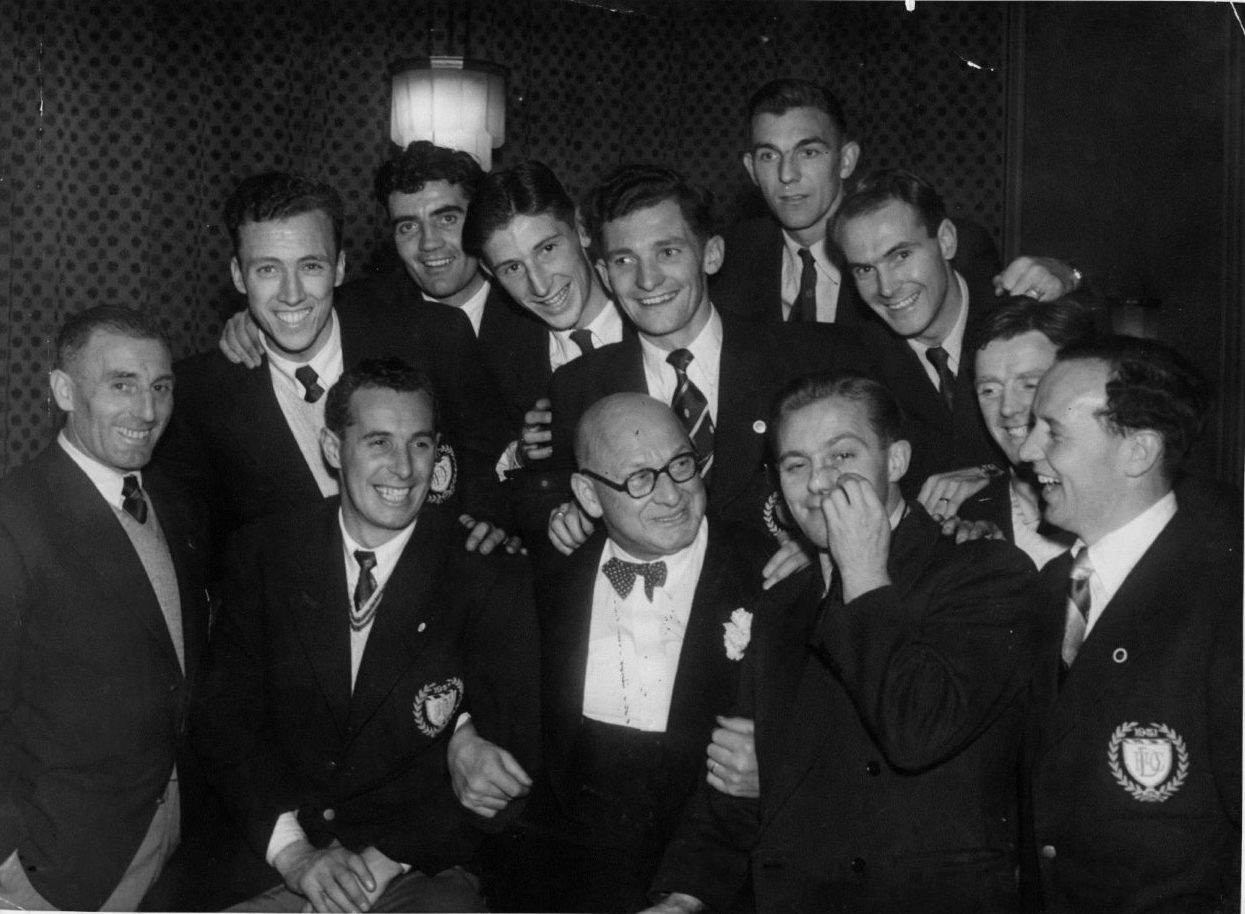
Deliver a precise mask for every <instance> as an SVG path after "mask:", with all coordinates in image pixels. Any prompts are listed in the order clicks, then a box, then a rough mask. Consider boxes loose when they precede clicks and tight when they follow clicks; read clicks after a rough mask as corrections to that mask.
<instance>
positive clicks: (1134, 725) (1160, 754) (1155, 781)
mask: <svg viewBox="0 0 1245 914" xmlns="http://www.w3.org/2000/svg"><path fill="white" fill-rule="evenodd" d="M1173 762H1174V763H1175V764H1174V765H1173ZM1121 763H1122V764H1121ZM1107 767H1109V768H1110V769H1111V774H1112V776H1113V777H1114V778H1115V780H1116V783H1118V784H1119V785H1120V786H1121V787H1123V788H1124V789H1125V790H1127V791H1128V793H1129V794H1130V795H1131V796H1132V798H1133V799H1135V800H1138V801H1140V802H1142V803H1164V802H1166V801H1167V800H1168V799H1170V798H1171V796H1172V794H1174V793H1175V792H1176V791H1177V790H1179V789H1180V787H1181V785H1182V784H1184V782H1185V778H1186V777H1188V774H1189V750H1188V748H1187V747H1186V746H1185V742H1184V739H1182V738H1181V736H1180V734H1179V733H1177V732H1176V731H1175V730H1173V729H1172V728H1171V727H1169V726H1167V724H1159V723H1151V724H1150V725H1149V726H1148V727H1142V726H1141V725H1140V724H1139V723H1138V722H1137V721H1127V722H1125V723H1122V724H1120V725H1119V726H1118V727H1116V728H1115V731H1114V732H1113V733H1112V734H1111V740H1110V742H1109V743H1108V744H1107Z"/></svg>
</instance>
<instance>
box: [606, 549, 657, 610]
mask: <svg viewBox="0 0 1245 914" xmlns="http://www.w3.org/2000/svg"><path fill="white" fill-rule="evenodd" d="M601 570H602V571H603V572H605V576H606V577H607V578H608V579H609V582H610V583H611V584H613V585H614V590H615V591H617V593H618V595H619V596H620V597H622V598H623V599H624V600H625V599H627V594H629V593H631V588H633V587H635V579H636V576H637V575H638V576H639V577H642V578H644V596H646V597H648V598H649V600H652V599H653V588H655V587H661V586H662V585H663V584H665V583H666V563H665V562H648V563H641V562H624V561H623V560H622V559H618V558H614V559H610V560H609V561H608V562H606V563H605V564H604V565H602V566H601Z"/></svg>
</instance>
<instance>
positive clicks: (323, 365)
mask: <svg viewBox="0 0 1245 914" xmlns="http://www.w3.org/2000/svg"><path fill="white" fill-rule="evenodd" d="M263 341H264V351H265V352H266V353H267V354H268V364H269V365H271V366H272V368H273V370H274V371H276V372H277V373H279V374H280V375H282V376H283V377H284V378H286V379H287V380H288V381H289V382H290V383H291V384H293V385H294V386H295V387H296V388H297V390H298V391H299V393H300V394H301V393H302V390H303V386H302V384H301V383H300V382H299V381H298V379H297V378H295V377H294V372H296V371H297V370H298V369H300V368H302V367H303V365H310V366H311V368H312V370H313V371H315V373H316V374H317V375H318V376H319V378H320V382H319V383H320V386H321V387H323V388H324V389H325V390H326V391H327V390H328V389H329V388H330V387H332V386H333V385H334V384H336V383H337V379H338V378H340V377H341V374H342V332H341V325H340V324H339V323H338V322H337V312H336V311H331V312H330V313H329V338H328V340H327V341H326V342H325V344H324V345H323V346H322V347H321V348H320V351H319V352H317V353H316V354H315V355H314V356H312V357H311V359H310V360H309V361H307V362H295V361H293V360H291V359H290V358H289V357H288V356H285V355H282V354H281V353H280V352H279V351H277V349H276V347H274V346H273V344H272V342H271V341H270V340H269V339H268V337H267V336H264V337H263Z"/></svg>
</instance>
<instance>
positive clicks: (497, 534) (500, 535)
mask: <svg viewBox="0 0 1245 914" xmlns="http://www.w3.org/2000/svg"><path fill="white" fill-rule="evenodd" d="M481 526H483V527H485V528H487V529H488V533H487V534H486V535H485V537H484V539H483V541H482V542H481V543H480V550H479V551H480V555H488V554H489V553H490V552H492V551H493V550H494V549H496V548H497V547H498V546H500V545H501V544H502V543H504V542H505V541H506V531H505V530H502V529H501V528H500V527H490V525H488V524H482V525H481Z"/></svg>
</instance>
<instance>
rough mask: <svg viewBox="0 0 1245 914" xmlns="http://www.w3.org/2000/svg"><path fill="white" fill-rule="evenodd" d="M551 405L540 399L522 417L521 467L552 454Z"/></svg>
mask: <svg viewBox="0 0 1245 914" xmlns="http://www.w3.org/2000/svg"><path fill="white" fill-rule="evenodd" d="M552 406H553V404H552V403H551V402H550V401H549V398H548V397H541V398H540V399H539V400H537V401H536V402H535V403H534V404H532V408H531V409H529V410H528V411H527V412H526V413H525V414H524V415H523V434H522V435H521V437H520V438H519V455H520V460H521V462H522V464H523V466H527V465H528V464H530V463H532V462H533V461H537V460H544V459H545V458H547V457H549V456H551V455H552V454H553V432H552V431H551V430H550V425H551V424H552V423H553V409H552Z"/></svg>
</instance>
